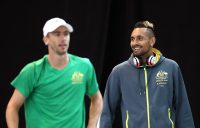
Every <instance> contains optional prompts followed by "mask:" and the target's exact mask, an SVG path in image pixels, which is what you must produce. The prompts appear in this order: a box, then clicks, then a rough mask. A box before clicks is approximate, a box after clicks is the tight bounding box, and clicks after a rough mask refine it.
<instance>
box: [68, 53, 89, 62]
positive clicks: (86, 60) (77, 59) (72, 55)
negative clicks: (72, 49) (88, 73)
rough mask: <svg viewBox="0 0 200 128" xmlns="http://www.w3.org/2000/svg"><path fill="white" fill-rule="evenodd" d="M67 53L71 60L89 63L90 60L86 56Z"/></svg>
mask: <svg viewBox="0 0 200 128" xmlns="http://www.w3.org/2000/svg"><path fill="white" fill-rule="evenodd" d="M68 55H69V58H70V60H71V61H73V62H76V63H86V64H88V63H91V62H90V59H89V58H87V57H80V56H77V55H74V54H68Z"/></svg>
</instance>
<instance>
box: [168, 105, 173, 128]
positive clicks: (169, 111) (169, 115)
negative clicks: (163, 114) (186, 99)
mask: <svg viewBox="0 0 200 128" xmlns="http://www.w3.org/2000/svg"><path fill="white" fill-rule="evenodd" d="M168 118H169V120H170V122H171V124H172V128H174V122H173V121H172V119H171V110H170V108H168Z"/></svg>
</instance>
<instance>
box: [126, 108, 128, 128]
mask: <svg viewBox="0 0 200 128" xmlns="http://www.w3.org/2000/svg"><path fill="white" fill-rule="evenodd" d="M128 121H129V114H128V110H127V111H126V128H128Z"/></svg>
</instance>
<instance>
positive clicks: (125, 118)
mask: <svg viewBox="0 0 200 128" xmlns="http://www.w3.org/2000/svg"><path fill="white" fill-rule="evenodd" d="M130 39H131V40H130V46H131V48H132V51H133V53H132V54H131V56H130V58H129V59H128V60H127V61H124V62H122V63H120V64H118V65H116V66H115V67H114V68H113V70H112V71H111V73H110V75H109V77H108V80H107V85H106V89H105V93H104V100H103V111H102V114H101V117H100V123H99V124H100V128H112V126H113V121H114V119H115V116H116V108H118V106H120V108H121V115H122V125H123V128H194V122H193V117H192V112H191V108H190V104H189V101H188V96H187V92H186V89H185V84H184V80H183V77H182V74H181V70H180V68H179V65H178V64H177V63H176V62H175V61H174V60H171V59H168V58H165V57H164V56H163V55H162V53H161V52H160V51H159V50H157V49H156V48H154V47H153V46H154V44H155V42H156V38H155V33H154V26H153V24H152V23H151V22H149V21H139V22H137V23H136V24H135V27H134V28H133V31H132V33H131V37H130Z"/></svg>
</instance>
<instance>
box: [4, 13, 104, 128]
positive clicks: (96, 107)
mask: <svg viewBox="0 0 200 128" xmlns="http://www.w3.org/2000/svg"><path fill="white" fill-rule="evenodd" d="M71 32H73V27H72V26H71V25H70V24H68V23H66V22H65V21H64V20H63V19H60V18H57V17H56V18H52V19H50V20H48V21H47V22H46V23H45V25H44V27H43V36H44V37H43V41H44V43H45V45H46V46H47V47H48V54H47V55H44V57H43V58H41V59H39V60H37V61H34V62H31V63H29V64H27V65H26V66H25V67H24V68H23V69H22V70H21V72H20V73H19V74H18V76H17V77H16V78H15V79H14V80H13V81H12V82H11V85H12V86H13V87H14V88H15V90H14V92H13V95H12V97H11V99H10V101H9V102H8V105H7V109H6V121H7V125H8V128H17V127H18V125H19V109H20V108H21V106H22V105H24V109H25V119H26V128H85V126H86V125H87V128H96V124H97V120H98V118H99V115H100V113H101V110H102V95H101V93H100V91H99V87H98V83H97V80H96V74H95V70H94V67H93V65H92V63H91V62H90V60H89V59H88V58H81V57H78V56H75V55H72V54H70V53H68V48H69V41H70V33H71ZM85 95H87V96H89V97H90V99H91V104H90V111H89V120H88V124H85V114H86V113H85V103H84V97H85Z"/></svg>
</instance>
